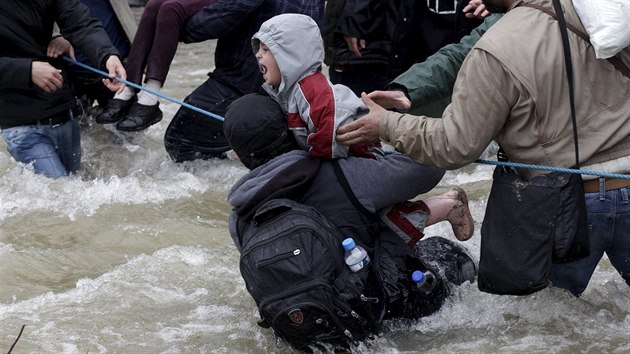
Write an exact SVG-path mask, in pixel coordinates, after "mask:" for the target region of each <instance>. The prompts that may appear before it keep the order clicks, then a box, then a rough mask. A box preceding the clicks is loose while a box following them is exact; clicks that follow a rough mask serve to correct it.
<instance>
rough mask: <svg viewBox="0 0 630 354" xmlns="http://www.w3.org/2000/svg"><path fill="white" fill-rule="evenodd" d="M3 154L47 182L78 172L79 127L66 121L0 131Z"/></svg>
mask: <svg viewBox="0 0 630 354" xmlns="http://www.w3.org/2000/svg"><path fill="white" fill-rule="evenodd" d="M2 138H3V139H4V141H5V143H6V144H7V150H9V153H10V154H11V156H13V158H14V159H15V160H16V161H17V162H21V163H25V164H30V163H32V164H33V169H34V170H35V173H41V174H44V175H46V176H47V177H50V178H58V177H64V176H67V175H69V174H71V173H76V172H77V171H78V170H79V166H80V163H81V138H80V132H79V123H78V121H77V120H76V119H70V120H69V121H67V122H65V123H64V124H61V125H54V126H50V125H23V126H17V127H12V128H7V129H3V130H2Z"/></svg>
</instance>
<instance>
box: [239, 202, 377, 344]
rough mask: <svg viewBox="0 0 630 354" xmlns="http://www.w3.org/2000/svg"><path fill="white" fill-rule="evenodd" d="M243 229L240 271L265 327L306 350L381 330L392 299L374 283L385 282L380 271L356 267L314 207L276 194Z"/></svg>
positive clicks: (347, 341) (329, 225) (327, 223)
mask: <svg viewBox="0 0 630 354" xmlns="http://www.w3.org/2000/svg"><path fill="white" fill-rule="evenodd" d="M239 223H241V222H240V221H239ZM239 229H240V230H243V232H242V233H241V236H242V237H241V239H242V250H241V259H240V270H241V275H242V276H243V279H244V280H245V284H246V286H247V290H248V291H249V293H250V294H251V296H252V297H253V298H254V300H255V301H256V304H257V306H258V309H259V313H260V317H261V320H260V321H259V322H258V324H259V325H260V326H262V327H264V328H269V327H271V328H273V330H274V332H275V334H276V335H277V336H278V337H280V338H282V339H284V340H285V341H287V342H288V343H289V344H291V345H292V346H293V347H295V348H297V349H300V350H305V349H308V347H309V346H313V345H317V344H318V343H328V344H332V345H337V346H342V347H346V346H347V344H348V343H355V344H356V343H357V342H358V341H362V340H364V339H366V338H368V337H370V336H371V335H372V334H373V333H375V332H376V331H377V330H378V327H379V325H380V324H381V322H382V320H383V317H384V316H385V301H383V296H384V294H383V290H382V287H381V286H380V285H377V286H374V285H373V286H370V284H380V282H379V281H377V280H375V279H373V278H374V277H375V275H374V274H375V272H372V271H370V270H369V269H363V270H361V271H359V272H357V273H353V272H352V271H350V269H349V268H348V267H347V266H346V264H345V262H344V259H343V256H344V251H343V248H342V246H341V242H342V241H343V237H342V235H341V234H340V233H339V232H338V230H337V229H336V228H335V227H334V226H333V225H332V223H331V222H330V221H328V220H327V219H326V217H324V216H323V215H322V214H321V213H320V212H319V211H317V210H316V209H315V208H312V207H310V206H306V205H304V204H301V203H298V202H295V201H292V200H289V199H273V200H270V201H268V202H266V203H264V204H263V205H262V206H261V207H260V208H258V210H257V211H256V214H255V215H254V217H253V220H252V221H251V223H249V224H247V225H240V227H239ZM355 241H357V242H358V240H355ZM372 263H373V262H372ZM372 263H370V264H372Z"/></svg>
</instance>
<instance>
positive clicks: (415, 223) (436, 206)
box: [381, 187, 475, 248]
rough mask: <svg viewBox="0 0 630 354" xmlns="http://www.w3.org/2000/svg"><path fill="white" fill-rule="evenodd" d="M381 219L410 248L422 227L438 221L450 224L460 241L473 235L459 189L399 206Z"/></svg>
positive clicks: (384, 213) (467, 209)
mask: <svg viewBox="0 0 630 354" xmlns="http://www.w3.org/2000/svg"><path fill="white" fill-rule="evenodd" d="M381 218H382V219H383V221H384V222H385V223H386V224H387V225H388V226H389V227H390V228H392V229H393V230H394V231H395V232H396V233H397V234H398V235H399V236H401V237H402V238H403V239H404V240H405V242H407V244H408V245H409V247H412V248H413V247H414V246H415V244H416V243H417V242H418V241H419V240H420V239H421V238H422V237H424V228H425V227H427V226H430V225H433V224H436V223H438V222H441V221H448V222H449V223H450V224H451V228H452V229H453V234H454V235H455V237H456V238H457V239H458V240H460V241H466V240H468V239H470V238H471V237H472V235H473V233H474V231H475V224H474V220H473V218H472V215H471V213H470V209H469V208H468V197H467V195H466V192H465V191H464V190H463V189H461V188H459V187H453V188H452V189H451V190H450V191H448V192H446V193H443V194H440V195H436V196H433V197H429V198H427V199H425V200H420V201H407V202H403V203H398V204H396V205H394V206H392V207H391V208H390V209H387V210H384V211H382V212H381Z"/></svg>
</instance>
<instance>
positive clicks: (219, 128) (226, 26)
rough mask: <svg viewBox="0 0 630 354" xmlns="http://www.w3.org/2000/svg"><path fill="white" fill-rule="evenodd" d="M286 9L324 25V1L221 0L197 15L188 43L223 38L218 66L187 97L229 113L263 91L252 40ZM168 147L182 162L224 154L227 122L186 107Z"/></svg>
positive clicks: (166, 141) (174, 125)
mask: <svg viewBox="0 0 630 354" xmlns="http://www.w3.org/2000/svg"><path fill="white" fill-rule="evenodd" d="M281 13H301V14H305V15H308V16H310V17H312V18H313V19H315V21H316V22H318V23H321V22H322V20H323V13H324V1H323V0H288V1H275V0H257V1H245V0H241V1H228V0H219V1H217V2H216V3H214V4H212V5H209V6H206V7H205V8H204V9H203V10H201V11H200V12H199V13H198V14H197V15H195V16H193V17H192V18H191V19H190V20H189V21H188V23H187V25H186V26H185V27H184V29H183V31H182V38H183V40H184V41H185V42H187V43H189V42H201V41H205V40H208V39H217V45H216V49H215V52H214V64H215V68H214V70H213V71H212V72H211V73H210V74H209V79H208V80H207V81H206V82H205V83H204V84H202V86H200V87H198V88H197V89H196V90H195V91H193V92H192V93H191V94H190V95H189V96H188V97H187V98H186V100H185V101H186V102H187V103H190V104H193V105H195V106H197V107H199V108H201V109H205V110H208V111H210V112H212V113H214V114H216V115H219V116H221V117H223V116H224V115H225V111H226V108H227V106H228V105H229V104H230V102H232V101H233V100H235V99H236V98H238V97H241V96H243V95H245V94H248V93H253V92H257V91H258V90H260V86H261V85H262V83H263V79H262V75H261V73H260V71H259V70H258V65H257V64H256V58H255V57H254V56H253V55H252V53H251V45H250V40H251V37H252V35H253V34H254V33H255V32H256V31H257V30H258V29H259V28H260V25H261V24H262V23H263V22H264V21H266V20H268V19H269V18H271V17H273V16H275V15H278V14H281ZM164 145H165V148H166V151H167V152H168V153H169V155H170V156H171V158H172V159H173V160H175V161H177V162H181V161H186V160H194V159H208V158H216V157H223V156H224V153H225V152H226V151H228V150H229V149H230V147H229V145H228V143H227V141H226V139H225V137H224V136H223V124H222V122H221V121H219V120H216V119H214V118H211V117H208V116H205V115H201V114H199V113H197V112H194V111H192V110H189V109H187V108H181V109H180V110H179V111H178V112H177V114H176V115H175V117H173V120H172V121H171V123H170V124H169V127H168V129H167V131H166V133H165V136H164Z"/></svg>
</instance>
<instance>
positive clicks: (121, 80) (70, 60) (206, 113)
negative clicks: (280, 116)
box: [62, 55, 225, 122]
mask: <svg viewBox="0 0 630 354" xmlns="http://www.w3.org/2000/svg"><path fill="white" fill-rule="evenodd" d="M62 58H63V60H65V61H67V62H69V63H70V64H74V65H78V66H80V67H82V68H84V69H87V70H90V71H93V72H95V73H97V74H100V75H102V76H105V77H107V78H109V73H106V72H104V71H101V70H98V69H95V68H93V67H91V66H89V65H86V64H83V63H80V62H78V61H76V60H72V59H70V58H68V57H67V56H65V55H64V56H63V57H62ZM114 80H116V81H120V82H122V83H123V84H125V85H127V86H131V87H133V88H137V89H139V90H142V91H146V92H148V93H150V94H153V95H156V96H158V97H161V98H164V99H165V100H169V101H171V102H174V103H177V104H179V105H181V106H184V107H186V108H188V109H191V110H193V111H195V112H199V113H201V114H204V115H207V116H209V117H212V118H214V119H218V120H220V121H222V122H223V121H224V120H225V119H224V118H223V117H221V116H219V115H217V114H214V113H212V112H208V111H205V110H203V109H201V108H198V107H195V106H193V105H191V104H188V103H186V102H183V101H180V100H177V99H175V98H172V97H169V96H166V95H163V94H161V93H159V92H156V91H153V90H151V89H148V88H146V87H142V86H140V85H136V84H134V83H133V82H131V81H127V80H125V79H121V78H119V77H115V78H114Z"/></svg>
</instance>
